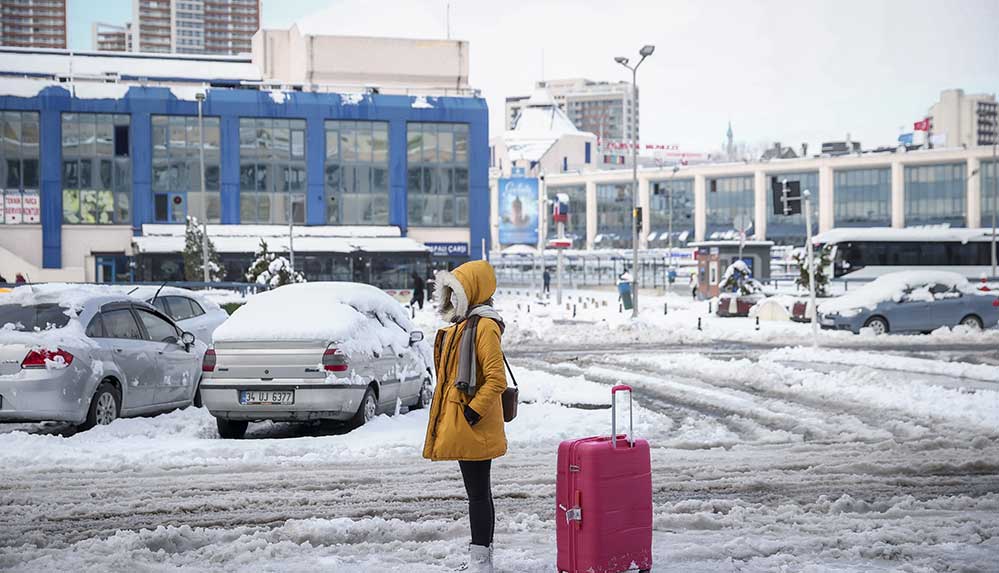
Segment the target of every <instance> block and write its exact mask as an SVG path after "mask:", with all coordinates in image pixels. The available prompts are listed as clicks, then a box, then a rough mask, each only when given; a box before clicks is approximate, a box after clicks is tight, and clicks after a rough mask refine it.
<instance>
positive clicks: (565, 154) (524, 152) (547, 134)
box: [489, 88, 597, 177]
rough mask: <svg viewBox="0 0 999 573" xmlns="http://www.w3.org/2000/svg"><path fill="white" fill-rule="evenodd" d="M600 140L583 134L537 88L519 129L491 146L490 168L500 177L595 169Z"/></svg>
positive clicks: (543, 92)
mask: <svg viewBox="0 0 999 573" xmlns="http://www.w3.org/2000/svg"><path fill="white" fill-rule="evenodd" d="M596 144H597V136H595V135H594V134H592V133H587V132H585V131H580V130H579V129H576V126H574V125H573V124H572V122H571V121H569V118H568V117H566V115H565V112H563V111H562V110H561V109H559V108H558V106H557V105H555V101H554V100H553V99H552V97H551V94H549V93H548V91H547V90H545V89H544V88H538V89H537V90H536V91H535V92H534V95H532V96H531V97H530V100H529V101H528V102H527V103H526V105H525V106H524V109H523V111H522V112H521V115H520V118H519V119H518V121H517V126H516V127H515V128H513V129H511V130H508V131H506V132H504V133H503V134H502V135H500V136H498V137H495V138H493V139H492V140H491V141H490V142H489V158H490V159H489V167H490V168H491V172H492V173H493V174H495V175H497V176H500V177H509V176H510V175H511V173H512V172H513V170H514V169H517V170H518V171H520V172H522V173H524V174H525V175H529V176H538V175H543V174H548V173H565V172H567V171H591V170H593V169H595V168H596V163H595V156H594V152H595V150H596Z"/></svg>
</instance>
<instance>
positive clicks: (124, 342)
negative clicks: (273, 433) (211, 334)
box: [0, 284, 207, 428]
mask: <svg viewBox="0 0 999 573" xmlns="http://www.w3.org/2000/svg"><path fill="white" fill-rule="evenodd" d="M0 325H2V329H0V421H3V422H12V421H21V422H41V421H62V422H71V423H73V424H80V425H82V426H83V427H84V428H89V427H92V426H94V425H96V424H110V423H111V422H113V421H114V420H115V419H116V418H119V417H126V416H137V415H142V414H150V413H156V412H161V411H167V410H172V409H175V408H179V407H183V406H187V405H189V404H191V402H192V401H193V400H194V397H195V393H196V391H197V387H198V380H199V379H200V376H201V372H200V366H201V361H202V356H203V355H204V352H205V350H206V349H207V346H206V345H205V344H204V343H203V342H200V341H196V340H195V338H194V335H192V334H191V333H190V332H185V331H183V330H182V329H181V328H179V327H178V326H177V325H176V324H175V323H174V322H173V320H171V319H170V317H168V316H166V315H164V314H163V313H161V312H160V311H159V310H157V309H156V308H154V307H153V306H151V305H148V304H146V303H144V302H142V301H139V300H136V299H134V298H131V297H129V296H127V295H123V294H120V293H117V292H115V291H114V290H112V289H109V288H100V287H85V286H79V285H59V284H52V285H37V286H23V287H18V288H16V289H15V290H14V291H13V292H11V293H10V294H8V295H5V296H4V298H3V299H2V300H0Z"/></svg>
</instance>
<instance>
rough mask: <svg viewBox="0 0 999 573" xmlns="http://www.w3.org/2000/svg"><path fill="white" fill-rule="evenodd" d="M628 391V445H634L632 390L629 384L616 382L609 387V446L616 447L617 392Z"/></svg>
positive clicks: (631, 446)
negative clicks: (616, 383) (615, 384)
mask: <svg viewBox="0 0 999 573" xmlns="http://www.w3.org/2000/svg"><path fill="white" fill-rule="evenodd" d="M618 392H627V393H628V447H629V448H633V447H635V408H634V404H633V402H632V400H631V396H632V394H634V391H633V390H632V389H631V386H628V385H626V384H618V385H617V386H614V387H613V388H611V446H612V447H614V448H616V447H617V393H618Z"/></svg>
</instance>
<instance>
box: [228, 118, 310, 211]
mask: <svg viewBox="0 0 999 573" xmlns="http://www.w3.org/2000/svg"><path fill="white" fill-rule="evenodd" d="M289 212H290V213H291V214H292V218H293V220H294V222H295V223H298V224H304V223H305V120H304V119H254V118H241V119H240V120H239V214H240V221H241V222H242V223H264V224H266V223H275V224H280V223H287V222H288V214H289Z"/></svg>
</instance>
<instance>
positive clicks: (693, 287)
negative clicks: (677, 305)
mask: <svg viewBox="0 0 999 573" xmlns="http://www.w3.org/2000/svg"><path fill="white" fill-rule="evenodd" d="M690 296H691V298H693V299H694V300H697V273H696V272H693V273H690Z"/></svg>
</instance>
